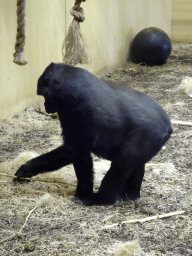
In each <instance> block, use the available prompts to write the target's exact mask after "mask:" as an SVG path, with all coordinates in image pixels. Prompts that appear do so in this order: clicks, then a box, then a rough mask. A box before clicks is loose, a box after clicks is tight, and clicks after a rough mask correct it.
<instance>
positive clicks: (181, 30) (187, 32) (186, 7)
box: [171, 0, 192, 43]
mask: <svg viewBox="0 0 192 256" xmlns="http://www.w3.org/2000/svg"><path fill="white" fill-rule="evenodd" d="M171 23H172V28H171V39H172V41H173V42H188V43H191V42H192V0H172V21H171Z"/></svg>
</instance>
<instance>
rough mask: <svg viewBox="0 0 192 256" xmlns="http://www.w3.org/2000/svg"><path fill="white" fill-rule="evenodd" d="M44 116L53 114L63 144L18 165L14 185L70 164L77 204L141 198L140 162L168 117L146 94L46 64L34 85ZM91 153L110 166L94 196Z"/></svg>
mask: <svg viewBox="0 0 192 256" xmlns="http://www.w3.org/2000/svg"><path fill="white" fill-rule="evenodd" d="M37 94H39V95H42V96H44V98H45V109H46V111H47V113H55V112H57V113H58V115H59V120H60V122H61V127H62V134H63V138H64V144H63V145H62V146H60V147H59V148H57V149H55V150H53V151H51V152H49V153H47V154H44V155H41V156H39V157H36V158H34V159H32V160H30V161H28V162H27V163H26V164H24V165H22V166H21V167H20V168H19V170H18V171H17V172H16V174H15V175H16V176H17V180H19V179H20V178H21V177H32V176H34V175H36V174H38V173H42V172H50V171H54V170H57V169H59V168H61V167H63V166H65V165H68V164H70V163H73V166H74V168H75V172H76V175H77V179H78V185H77V191H76V195H77V196H78V197H79V198H80V201H81V202H82V203H85V204H88V205H94V204H113V203H115V201H116V199H120V198H123V199H127V198H129V199H132V200H134V199H136V198H138V197H139V196H140V188H141V183H142V180H143V175H144V169H145V163H146V162H148V161H149V160H150V159H151V158H152V157H153V156H155V155H156V154H157V152H158V151H159V150H160V149H161V147H162V146H163V145H164V143H165V142H166V141H167V140H168V139H169V137H170V134H171V133H172V128H171V123H170V120H169V117H168V116H167V114H166V113H165V111H164V110H163V109H162V108H161V107H160V105H159V104H158V103H157V102H156V101H154V100H153V99H151V98H150V97H148V96H147V95H145V94H143V93H141V92H138V91H134V90H129V89H125V88H122V87H120V86H118V85H117V86H115V85H111V84H109V83H106V82H104V81H101V80H100V79H98V78H97V77H95V76H94V75H92V74H91V73H89V72H88V71H86V70H84V69H82V68H76V67H71V66H68V65H65V64H54V63H51V64H50V65H49V66H48V67H47V68H46V69H45V71H44V73H43V74H42V75H41V77H40V78H39V80H38V89H37ZM91 152H93V153H94V154H96V155H97V156H99V157H102V158H105V159H108V160H110V161H111V167H110V169H109V171H108V172H107V173H106V175H105V177H104V179H103V181H102V183H101V187H100V189H99V192H98V193H93V170H92V167H93V164H92V158H91Z"/></svg>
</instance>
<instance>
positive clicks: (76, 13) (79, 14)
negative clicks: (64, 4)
mask: <svg viewBox="0 0 192 256" xmlns="http://www.w3.org/2000/svg"><path fill="white" fill-rule="evenodd" d="M70 13H71V15H72V16H73V17H74V19H76V20H77V21H78V22H83V21H84V20H85V16H84V12H83V8H81V7H80V4H78V5H75V6H73V7H72V8H71V10H70Z"/></svg>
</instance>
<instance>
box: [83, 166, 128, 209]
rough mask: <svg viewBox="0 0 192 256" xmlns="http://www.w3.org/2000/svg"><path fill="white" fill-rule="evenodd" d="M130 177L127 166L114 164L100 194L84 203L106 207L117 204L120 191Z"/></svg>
mask: <svg viewBox="0 0 192 256" xmlns="http://www.w3.org/2000/svg"><path fill="white" fill-rule="evenodd" d="M129 175H130V173H129V170H127V168H125V166H122V165H118V164H117V163H115V162H112V164H111V167H110V169H109V171H108V172H107V173H106V175H105V177H104V178H103V180H102V182H101V187H100V189H99V192H98V193H95V194H93V195H92V196H91V197H90V198H89V199H87V200H86V199H85V201H83V202H82V203H84V204H87V205H106V204H113V203H115V201H116V199H117V197H118V196H119V194H120V191H122V189H123V188H124V185H125V181H126V180H127V178H128V176H129Z"/></svg>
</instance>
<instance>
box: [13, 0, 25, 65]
mask: <svg viewBox="0 0 192 256" xmlns="http://www.w3.org/2000/svg"><path fill="white" fill-rule="evenodd" d="M25 4H26V0H17V36H16V39H17V41H16V43H15V53H14V54H13V56H14V59H13V62H15V63H16V64H18V65H25V64H27V63H28V61H27V60H26V59H25V58H24V57H23V51H24V45H25V26H26V23H25Z"/></svg>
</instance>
